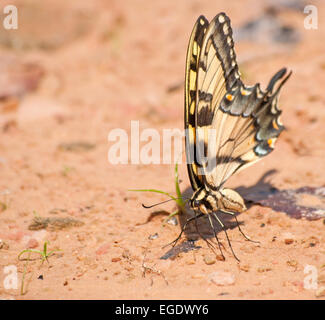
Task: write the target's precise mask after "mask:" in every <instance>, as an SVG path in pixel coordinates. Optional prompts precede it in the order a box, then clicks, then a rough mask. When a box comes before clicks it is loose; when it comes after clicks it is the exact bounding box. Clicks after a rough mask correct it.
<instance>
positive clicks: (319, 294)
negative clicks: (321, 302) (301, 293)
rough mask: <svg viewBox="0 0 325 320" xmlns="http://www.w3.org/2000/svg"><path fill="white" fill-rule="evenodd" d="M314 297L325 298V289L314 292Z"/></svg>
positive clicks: (321, 288)
mask: <svg viewBox="0 0 325 320" xmlns="http://www.w3.org/2000/svg"><path fill="white" fill-rule="evenodd" d="M315 297H316V298H320V297H325V287H320V288H318V289H317V290H316V292H315Z"/></svg>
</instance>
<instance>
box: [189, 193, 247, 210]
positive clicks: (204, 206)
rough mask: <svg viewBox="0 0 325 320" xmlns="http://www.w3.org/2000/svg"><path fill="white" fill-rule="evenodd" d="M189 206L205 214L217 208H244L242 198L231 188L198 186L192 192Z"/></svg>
mask: <svg viewBox="0 0 325 320" xmlns="http://www.w3.org/2000/svg"><path fill="white" fill-rule="evenodd" d="M191 207H192V208H193V209H194V210H197V211H199V212H202V213H205V214H209V213H211V212H216V211H218V210H225V211H230V212H243V211H245V210H246V206H245V203H244V200H243V198H242V197H241V196H240V195H239V194H238V193H237V192H236V191H234V190H232V189H220V190H207V189H205V188H200V189H198V190H196V191H195V192H194V193H193V196H192V198H191Z"/></svg>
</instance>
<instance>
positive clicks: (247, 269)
mask: <svg viewBox="0 0 325 320" xmlns="http://www.w3.org/2000/svg"><path fill="white" fill-rule="evenodd" d="M239 269H240V270H242V271H245V272H248V271H249V269H250V266H249V264H244V265H239Z"/></svg>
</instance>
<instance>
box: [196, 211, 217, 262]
mask: <svg viewBox="0 0 325 320" xmlns="http://www.w3.org/2000/svg"><path fill="white" fill-rule="evenodd" d="M194 213H195V215H196V212H195V211H194ZM197 217H198V216H197ZM195 228H196V232H197V233H198V235H199V236H200V237H201V238H202V239H203V240H204V241H205V242H206V244H207V245H208V247H209V248H210V249H211V250H212V251H213V252H214V253H216V252H215V248H214V246H213V244H212V243H211V242H210V241H209V240H208V239H206V238H205V237H204V236H203V234H202V233H201V232H200V230H199V226H198V224H197V219H195ZM220 251H221V250H220ZM222 256H223V255H222Z"/></svg>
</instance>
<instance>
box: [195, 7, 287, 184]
mask: <svg viewBox="0 0 325 320" xmlns="http://www.w3.org/2000/svg"><path fill="white" fill-rule="evenodd" d="M198 66H199V67H198V72H197V91H196V109H195V118H196V121H195V124H196V128H197V131H196V153H197V155H196V159H197V162H198V165H197V167H198V168H197V171H198V175H200V177H201V180H202V182H203V184H204V185H206V186H207V187H209V188H210V189H214V190H218V189H220V188H221V187H222V186H223V184H224V183H225V182H226V180H227V179H228V178H229V177H230V176H231V175H233V174H234V173H235V172H238V171H239V170H242V169H244V168H246V167H248V166H249V165H251V164H253V163H255V162H256V161H258V160H260V159H261V157H263V156H265V155H267V154H269V153H270V152H271V151H272V150H273V146H274V142H275V140H276V138H277V137H278V136H279V134H280V133H281V131H282V130H283V126H282V125H281V123H280V120H279V117H280V114H281V111H280V110H279V109H278V108H277V101H278V94H279V91H280V88H281V87H282V85H283V84H284V82H285V81H286V80H287V79H288V77H289V76H290V74H291V73H289V75H287V76H286V77H285V78H284V79H283V80H282V82H281V83H280V85H279V86H278V88H277V89H274V87H275V84H276V83H277V82H278V81H279V80H280V79H282V78H283V77H284V75H285V73H286V69H281V70H280V71H279V72H278V73H276V74H275V75H274V77H273V78H272V79H271V81H270V83H269V85H268V87H267V89H266V91H265V92H263V91H262V90H261V89H260V86H259V84H256V85H255V86H252V87H247V86H245V85H244V84H243V83H242V81H241V80H240V76H239V72H238V66H237V63H236V56H235V52H234V43H233V39H232V30H231V26H230V20H229V18H228V17H227V16H226V15H225V14H224V13H220V14H218V15H217V16H216V17H215V18H214V19H213V20H212V21H211V23H210V25H209V28H208V30H207V31H206V33H205V35H204V39H203V43H202V48H201V52H200V57H199V62H198Z"/></svg>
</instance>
